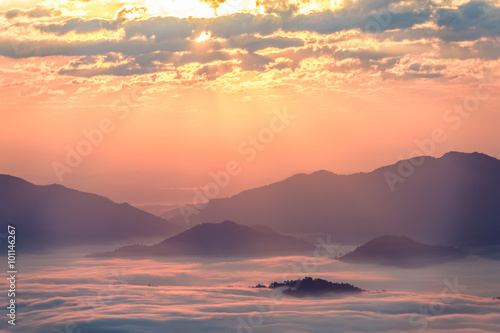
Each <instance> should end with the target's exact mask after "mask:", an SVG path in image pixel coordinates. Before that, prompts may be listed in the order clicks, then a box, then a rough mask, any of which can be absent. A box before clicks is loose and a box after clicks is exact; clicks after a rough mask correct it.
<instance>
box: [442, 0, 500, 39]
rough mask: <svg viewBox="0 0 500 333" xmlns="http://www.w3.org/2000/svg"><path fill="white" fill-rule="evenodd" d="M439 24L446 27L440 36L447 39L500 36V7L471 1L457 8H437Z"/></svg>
mask: <svg viewBox="0 0 500 333" xmlns="http://www.w3.org/2000/svg"><path fill="white" fill-rule="evenodd" d="M436 14H437V22H436V23H437V24H438V25H439V26H440V27H443V28H446V29H445V30H443V31H442V32H440V33H439V36H440V37H441V38H442V39H443V40H446V41H466V40H478V39H480V38H482V37H499V36H500V8H499V7H496V6H493V5H491V4H489V3H486V2H479V1H471V2H468V3H466V4H464V5H462V6H460V7H458V8H457V9H448V8H440V9H438V10H437V13H436Z"/></svg>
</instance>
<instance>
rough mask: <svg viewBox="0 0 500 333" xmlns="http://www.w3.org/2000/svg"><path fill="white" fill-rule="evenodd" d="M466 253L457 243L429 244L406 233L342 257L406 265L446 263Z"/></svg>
mask: <svg viewBox="0 0 500 333" xmlns="http://www.w3.org/2000/svg"><path fill="white" fill-rule="evenodd" d="M466 256H467V253H465V252H463V251H462V250H459V249H456V248H454V247H445V246H440V245H437V246H429V245H425V244H422V243H419V242H417V241H414V240H413V239H411V238H409V237H405V236H382V237H378V238H375V239H372V240H370V241H369V242H367V243H366V244H364V245H361V246H359V247H358V248H357V249H355V250H354V251H352V252H350V253H348V254H346V255H344V256H342V257H340V258H339V260H341V261H344V262H350V263H358V264H379V265H386V266H397V267H402V268H405V267H423V266H427V265H432V264H439V263H445V262H449V261H453V260H458V259H463V258H465V257H466Z"/></svg>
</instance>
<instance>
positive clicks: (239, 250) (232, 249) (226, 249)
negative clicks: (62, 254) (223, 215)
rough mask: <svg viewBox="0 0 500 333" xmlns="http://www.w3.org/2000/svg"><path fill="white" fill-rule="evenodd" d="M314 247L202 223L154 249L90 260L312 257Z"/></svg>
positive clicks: (236, 227)
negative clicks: (190, 257)
mask: <svg viewBox="0 0 500 333" xmlns="http://www.w3.org/2000/svg"><path fill="white" fill-rule="evenodd" d="M313 251H314V246H313V245H312V244H310V243H308V242H306V241H303V240H300V239H297V238H294V237H290V236H284V235H279V234H276V233H270V232H268V231H264V232H261V231H257V230H254V229H252V228H250V227H247V226H243V225H239V224H237V223H235V222H231V221H224V222H222V223H203V224H201V225H198V226H195V227H193V228H191V229H189V230H186V231H184V232H182V233H180V234H178V235H176V236H173V237H171V238H167V239H165V240H164V241H162V242H161V243H158V244H156V245H152V246H144V245H131V246H125V247H122V248H119V249H117V250H116V251H114V252H106V253H100V254H99V253H98V254H94V255H91V257H131V256H145V257H149V256H209V257H265V256H276V255H292V254H299V253H300V254H311V253H312V252H313Z"/></svg>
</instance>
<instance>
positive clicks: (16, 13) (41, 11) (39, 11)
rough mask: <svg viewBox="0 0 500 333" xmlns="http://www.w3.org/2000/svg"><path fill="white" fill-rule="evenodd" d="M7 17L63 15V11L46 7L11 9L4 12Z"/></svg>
mask: <svg viewBox="0 0 500 333" xmlns="http://www.w3.org/2000/svg"><path fill="white" fill-rule="evenodd" d="M3 14H4V16H5V18H7V19H9V20H10V19H13V18H16V17H20V16H25V17H29V18H41V17H52V16H59V15H61V11H59V10H52V9H49V8H44V7H35V8H31V9H28V10H23V9H10V10H8V11H6V12H4V13H3Z"/></svg>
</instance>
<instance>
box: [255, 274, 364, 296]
mask: <svg viewBox="0 0 500 333" xmlns="http://www.w3.org/2000/svg"><path fill="white" fill-rule="evenodd" d="M257 287H259V288H262V286H260V285H259V286H257ZM281 287H284V288H285V289H284V290H283V293H284V294H286V295H290V296H295V297H307V296H327V295H331V294H347V293H360V292H363V291H364V290H363V289H361V288H358V287H355V286H353V285H351V284H349V283H336V282H330V281H326V280H323V279H313V278H312V277H305V278H304V279H302V280H300V279H298V280H290V281H285V282H273V283H271V284H270V285H269V288H271V289H275V288H281Z"/></svg>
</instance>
